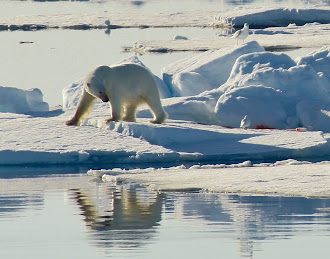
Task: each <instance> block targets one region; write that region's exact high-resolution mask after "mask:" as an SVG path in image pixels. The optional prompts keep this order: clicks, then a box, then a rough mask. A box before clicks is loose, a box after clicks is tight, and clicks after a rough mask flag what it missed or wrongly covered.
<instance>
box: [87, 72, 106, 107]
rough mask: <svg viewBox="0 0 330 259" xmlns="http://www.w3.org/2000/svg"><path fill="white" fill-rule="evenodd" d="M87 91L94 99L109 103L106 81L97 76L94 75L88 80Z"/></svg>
mask: <svg viewBox="0 0 330 259" xmlns="http://www.w3.org/2000/svg"><path fill="white" fill-rule="evenodd" d="M85 90H86V92H88V93H89V94H91V95H93V96H94V97H96V98H99V99H101V100H102V101H103V102H108V101H109V98H108V95H107V92H106V87H105V84H104V80H103V79H102V77H100V76H98V75H97V74H93V75H91V76H88V77H87V78H86V80H85Z"/></svg>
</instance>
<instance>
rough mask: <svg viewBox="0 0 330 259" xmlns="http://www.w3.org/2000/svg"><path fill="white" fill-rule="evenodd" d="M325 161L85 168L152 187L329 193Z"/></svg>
mask: <svg viewBox="0 0 330 259" xmlns="http://www.w3.org/2000/svg"><path fill="white" fill-rule="evenodd" d="M329 166H330V164H329V162H320V163H316V164H315V163H314V164H311V163H308V162H298V161H295V160H286V161H282V162H281V163H277V164H276V163H275V164H259V165H251V163H250V162H249V161H246V162H244V163H241V164H237V165H230V166H228V165H216V166H192V167H190V168H185V167H184V166H181V167H173V168H169V169H164V168H163V169H153V168H149V169H147V170H131V171H125V170H120V169H113V170H108V171H107V170H103V171H92V170H91V171H89V174H91V175H98V177H102V179H103V180H104V181H111V182H113V181H115V182H122V181H131V182H132V181H134V182H138V183H141V184H143V185H146V186H148V188H150V189H151V190H156V191H206V192H220V193H240V194H263V195H264V194H268V195H274V194H278V195H290V196H291V195H292V196H306V197H329V196H330V189H329V181H330V174H329Z"/></svg>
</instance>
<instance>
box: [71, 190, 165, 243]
mask: <svg viewBox="0 0 330 259" xmlns="http://www.w3.org/2000/svg"><path fill="white" fill-rule="evenodd" d="M69 193H70V197H71V198H72V199H74V200H75V202H76V204H77V205H78V206H79V208H80V210H81V214H82V215H83V217H84V221H85V224H86V227H87V228H88V229H89V230H90V231H91V232H90V233H91V235H92V237H91V239H92V243H94V244H96V245H97V246H104V247H107V248H110V247H111V246H114V245H116V246H117V247H118V246H119V247H121V248H122V249H129V248H132V247H135V248H137V247H139V246H141V245H143V244H146V241H147V240H150V239H152V238H153V237H155V236H156V229H155V228H154V227H155V226H158V225H159V222H160V221H161V213H162V206H163V200H164V197H165V195H164V194H161V193H157V192H147V191H146V190H145V189H144V188H142V187H141V186H138V185H132V184H129V185H114V186H110V187H109V186H106V187H105V186H103V185H98V187H97V188H96V189H95V192H94V193H88V192H86V191H83V190H79V189H76V190H69Z"/></svg>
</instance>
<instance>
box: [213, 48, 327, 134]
mask: <svg viewBox="0 0 330 259" xmlns="http://www.w3.org/2000/svg"><path fill="white" fill-rule="evenodd" d="M327 52H328V53H329V48H328V49H327ZM318 53H321V54H322V55H323V56H324V49H321V50H320V51H319V52H317V53H315V54H314V55H315V57H318V56H319V54H318ZM322 55H321V56H322ZM308 60H310V61H311V63H315V62H313V60H315V58H314V59H312V58H309V59H308V58H307V59H304V58H302V59H301V62H300V63H304V64H302V65H296V63H295V62H294V61H293V60H292V59H290V58H289V57H288V56H287V55H285V54H274V53H251V54H247V55H242V56H241V57H239V58H238V59H237V60H236V63H235V65H234V66H233V69H232V72H231V75H230V77H229V79H228V81H227V82H226V83H225V84H223V85H222V86H221V87H220V88H219V89H220V90H221V91H222V92H223V95H221V97H220V98H219V100H218V103H217V105H216V107H215V112H216V114H217V116H218V118H219V119H220V120H221V121H222V122H223V123H224V125H226V126H230V127H239V126H240V123H241V120H242V119H243V117H244V116H245V115H247V116H248V118H249V120H250V122H251V123H250V127H251V128H259V127H261V128H277V129H284V128H295V127H298V126H303V127H308V128H312V129H315V130H323V131H327V132H329V131H330V117H329V116H328V113H327V111H328V110H329V107H330V95H329V85H328V80H327V77H326V76H325V75H324V74H323V73H322V74H320V73H317V72H316V71H315V69H314V68H313V66H312V65H309V62H308ZM329 61H330V60H328V61H325V59H322V62H323V64H324V63H325V62H328V65H329V64H330V62H329ZM322 62H321V63H322ZM314 66H315V68H316V69H317V70H320V69H324V68H323V67H322V66H318V64H315V65H314ZM322 110H325V111H326V112H323V113H322ZM317 113H322V114H323V116H322V118H321V116H318V119H322V120H321V121H320V120H317V121H312V120H310V119H308V118H310V117H315V115H316V114H317ZM312 114H313V116H312Z"/></svg>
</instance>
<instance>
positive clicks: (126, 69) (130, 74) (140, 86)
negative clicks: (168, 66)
mask: <svg viewBox="0 0 330 259" xmlns="http://www.w3.org/2000/svg"><path fill="white" fill-rule="evenodd" d="M110 70H111V72H110V73H109V72H108V73H106V74H105V78H104V79H105V81H106V84H107V89H108V92H109V94H110V95H111V92H113V90H114V88H116V90H115V91H119V92H120V95H121V97H122V98H123V99H124V100H126V101H128V100H132V99H136V98H145V97H147V96H153V98H159V92H158V88H157V83H156V81H155V79H154V76H153V75H152V74H151V72H150V71H149V70H147V69H146V68H144V67H142V66H139V65H136V64H133V63H132V64H130V63H127V64H120V65H116V66H111V67H110ZM141 101H142V100H141Z"/></svg>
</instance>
